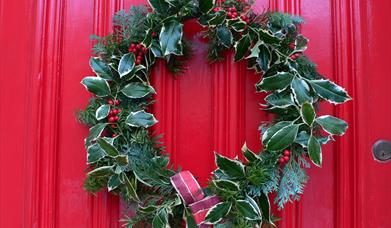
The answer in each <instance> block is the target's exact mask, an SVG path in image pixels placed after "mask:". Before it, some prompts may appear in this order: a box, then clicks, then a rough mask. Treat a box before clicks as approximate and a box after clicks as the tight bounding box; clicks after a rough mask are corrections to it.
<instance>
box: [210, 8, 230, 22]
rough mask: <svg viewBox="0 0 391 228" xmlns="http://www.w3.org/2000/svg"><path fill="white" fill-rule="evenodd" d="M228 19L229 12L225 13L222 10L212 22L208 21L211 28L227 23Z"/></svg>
mask: <svg viewBox="0 0 391 228" xmlns="http://www.w3.org/2000/svg"><path fill="white" fill-rule="evenodd" d="M226 17H227V12H225V11H224V10H220V11H218V12H216V13H215V15H214V16H213V17H212V18H211V19H210V20H208V24H209V26H218V25H221V24H223V22H224V21H225V18H226Z"/></svg>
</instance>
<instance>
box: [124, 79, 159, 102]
mask: <svg viewBox="0 0 391 228" xmlns="http://www.w3.org/2000/svg"><path fill="white" fill-rule="evenodd" d="M121 92H122V93H123V94H125V95H126V96H127V97H129V98H143V97H145V96H147V95H149V94H153V93H156V92H155V90H154V89H153V87H152V86H150V85H145V84H143V83H141V82H131V83H129V84H127V85H126V86H125V87H124V88H123V89H122V90H121Z"/></svg>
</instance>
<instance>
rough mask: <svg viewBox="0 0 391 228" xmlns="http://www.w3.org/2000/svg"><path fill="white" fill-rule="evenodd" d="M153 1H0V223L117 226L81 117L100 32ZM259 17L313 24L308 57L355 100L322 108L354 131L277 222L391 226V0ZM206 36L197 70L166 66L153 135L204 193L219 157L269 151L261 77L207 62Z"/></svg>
mask: <svg viewBox="0 0 391 228" xmlns="http://www.w3.org/2000/svg"><path fill="white" fill-rule="evenodd" d="M146 2H147V1H146V0H84V1H78V0H37V1H28V0H24V1H6V0H0V50H2V52H3V53H2V55H0V104H1V105H0V129H1V131H0V167H1V168H0V227H39V228H40V227H102V228H103V227H119V225H120V224H119V222H118V218H119V217H120V216H121V208H122V206H121V204H120V202H119V199H118V198H117V197H115V196H111V195H109V194H107V193H100V194H98V195H97V196H96V197H94V196H91V195H89V194H87V193H86V192H85V191H84V190H83V188H82V184H83V178H84V175H85V173H84V169H85V168H86V165H85V159H86V155H85V151H84V148H83V138H84V137H85V136H86V135H87V129H86V128H85V127H83V126H81V125H80V124H78V123H77V122H76V121H75V115H74V113H75V112H76V111H77V110H78V109H80V108H82V107H83V106H84V105H85V104H86V101H87V99H88V96H89V94H88V93H86V92H85V90H84V88H83V87H82V86H81V85H80V84H79V82H80V80H81V79H82V77H83V76H85V75H88V74H91V73H92V72H91V70H90V69H89V66H88V59H89V56H90V49H91V47H92V42H90V41H89V39H88V38H89V35H90V34H98V35H104V34H106V33H107V32H109V31H110V24H111V18H112V15H113V13H114V12H115V11H117V10H119V9H123V8H128V7H129V6H130V5H136V4H145V3H146ZM256 9H257V10H258V11H263V10H265V9H271V10H279V11H284V12H289V13H293V14H298V15H302V16H303V17H304V18H305V19H306V22H307V23H306V24H305V25H304V26H303V28H302V29H303V33H304V34H305V35H306V36H307V37H309V38H310V46H309V47H310V48H309V50H308V51H307V54H308V55H309V56H310V57H311V58H312V59H313V60H314V61H315V62H316V63H317V64H318V65H319V70H320V72H321V73H322V74H324V75H326V76H327V77H329V78H331V79H332V80H335V81H336V82H337V83H339V84H341V85H343V86H344V87H346V88H347V90H348V91H349V93H350V94H351V95H352V97H353V98H354V100H353V101H351V102H349V103H347V104H344V105H340V106H337V107H334V106H332V105H326V104H322V105H321V112H322V113H333V114H334V115H337V116H339V117H340V118H342V119H345V120H347V121H348V122H349V124H350V127H349V129H348V133H347V134H346V135H345V136H344V137H342V138H337V141H336V142H334V143H332V144H331V145H327V146H326V147H325V149H324V164H323V168H322V169H318V168H314V167H313V168H312V169H311V170H309V175H310V180H309V183H308V185H307V188H306V189H305V194H304V196H303V197H302V199H301V201H300V202H296V203H292V204H289V205H287V208H286V209H285V210H284V211H281V212H280V211H277V210H275V213H276V214H277V215H278V216H280V217H282V221H281V222H280V223H279V227H285V228H295V227H296V228H301V227H308V228H312V227H324V228H328V227H344V228H345V227H347V228H349V227H354V228H356V227H359V228H360V227H362V228H364V227H365V228H367V227H371V228H372V227H375V228H384V227H391V220H390V219H389V218H388V217H389V213H387V211H388V210H387V209H388V206H389V205H391V198H390V197H389V195H390V193H391V163H390V162H389V163H379V162H376V161H374V160H373V157H372V151H371V149H372V144H373V143H374V142H376V141H377V140H379V139H386V140H390V141H391V119H390V118H389V116H390V115H389V113H390V112H391V90H390V89H389V88H390V87H391V77H390V74H389V73H388V71H389V70H388V68H387V67H388V65H390V63H391V57H390V56H391V55H390V54H389V53H391V43H390V42H389V37H391V24H390V23H389V22H388V17H389V15H388V14H389V12H391V2H390V1H387V0H379V1H374V0H366V1H365V0H347V1H339V0H327V1H325V0H260V1H257V2H256ZM200 29H201V28H200V27H199V26H198V25H197V24H196V23H195V22H191V21H190V22H187V24H186V27H185V35H186V37H188V38H189V39H191V40H192V41H193V49H194V55H193V57H192V59H191V60H190V61H189V63H188V67H189V70H188V71H187V72H186V73H185V74H183V75H181V76H178V77H173V76H172V75H170V74H169V73H168V72H167V70H165V68H164V64H162V63H159V64H158V65H157V66H156V69H155V70H154V72H153V75H152V82H153V84H154V86H155V87H156V90H157V92H158V95H157V97H156V98H157V103H156V104H155V105H154V107H153V111H154V113H156V116H157V118H158V119H159V120H160V122H159V124H157V125H156V127H155V129H154V130H156V132H157V133H161V134H163V135H164V137H163V141H164V143H165V146H167V151H168V152H169V153H170V154H171V156H172V159H173V163H174V164H175V165H176V166H181V167H183V168H184V169H189V170H191V171H192V172H193V173H194V175H195V176H197V177H198V180H199V181H200V182H201V183H202V184H203V185H205V184H206V183H207V178H208V177H209V176H210V172H211V171H212V170H213V169H214V160H213V152H214V151H217V152H219V153H222V154H223V155H226V156H230V157H234V156H236V155H237V154H238V153H239V152H240V147H241V146H242V145H243V143H244V142H247V145H248V146H249V147H250V148H251V149H253V150H257V149H259V147H260V140H259V132H258V130H257V127H258V125H259V123H260V121H264V120H268V119H270V118H271V116H270V115H268V114H267V113H263V112H262V111H260V110H259V104H258V103H259V102H260V101H261V99H263V97H264V96H265V95H264V94H256V93H255V90H254V83H255V82H257V80H258V79H259V76H257V75H254V74H253V73H252V72H250V71H246V70H245V66H244V65H243V64H242V63H239V64H232V56H231V55H228V57H227V59H226V60H225V61H223V62H222V63H218V64H212V65H209V64H207V62H206V58H205V56H206V52H207V50H206V48H207V46H206V41H205V40H203V39H202V38H200Z"/></svg>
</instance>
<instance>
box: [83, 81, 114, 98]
mask: <svg viewBox="0 0 391 228" xmlns="http://www.w3.org/2000/svg"><path fill="white" fill-rule="evenodd" d="M81 84H83V85H84V86H85V87H86V89H87V90H88V91H89V92H91V93H93V94H95V95H96V96H98V97H105V96H108V95H110V93H111V91H110V87H109V84H108V83H107V81H106V80H104V79H103V78H99V77H85V78H83V80H82V81H81Z"/></svg>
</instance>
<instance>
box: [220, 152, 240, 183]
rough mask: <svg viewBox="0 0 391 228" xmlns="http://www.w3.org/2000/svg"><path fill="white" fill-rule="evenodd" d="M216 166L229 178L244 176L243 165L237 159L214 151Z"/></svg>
mask: <svg viewBox="0 0 391 228" xmlns="http://www.w3.org/2000/svg"><path fill="white" fill-rule="evenodd" d="M215 159H216V165H217V167H218V168H219V169H220V170H221V171H222V172H223V173H224V174H226V175H227V176H229V177H231V178H243V177H245V173H244V165H243V164H242V163H241V162H240V161H237V160H232V159H229V158H227V157H223V156H221V155H219V154H218V153H215Z"/></svg>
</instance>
